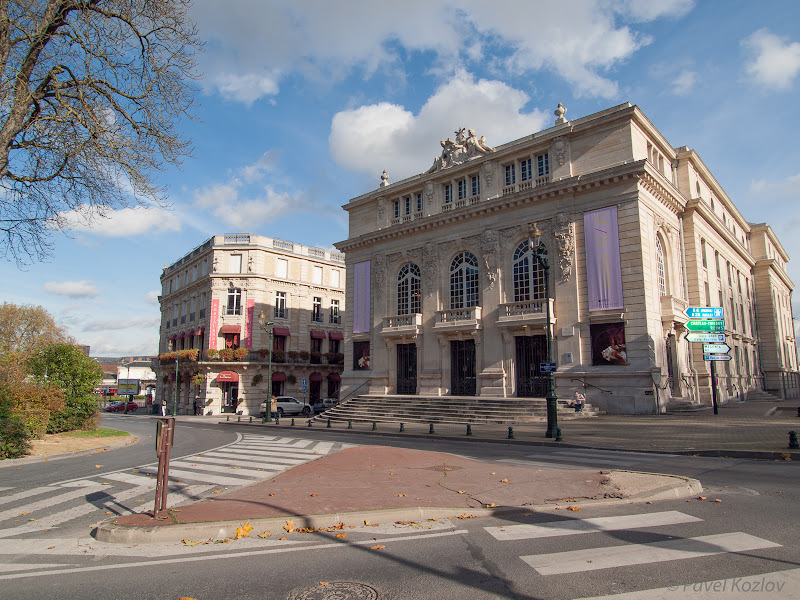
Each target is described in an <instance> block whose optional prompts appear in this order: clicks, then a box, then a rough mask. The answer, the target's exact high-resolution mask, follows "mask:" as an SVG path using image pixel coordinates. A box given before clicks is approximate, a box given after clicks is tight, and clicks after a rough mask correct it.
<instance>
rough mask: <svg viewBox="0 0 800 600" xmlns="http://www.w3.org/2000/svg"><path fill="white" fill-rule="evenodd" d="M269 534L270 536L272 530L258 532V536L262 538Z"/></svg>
mask: <svg viewBox="0 0 800 600" xmlns="http://www.w3.org/2000/svg"><path fill="white" fill-rule="evenodd" d="M269 536H270V532H269V531H265V532H264V533H259V534H258V537H260V538H262V539H263V538H268V537H269Z"/></svg>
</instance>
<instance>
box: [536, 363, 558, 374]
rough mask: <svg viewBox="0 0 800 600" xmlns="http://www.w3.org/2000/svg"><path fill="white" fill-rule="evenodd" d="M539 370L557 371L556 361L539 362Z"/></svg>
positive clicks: (545, 371) (546, 371) (543, 371)
mask: <svg viewBox="0 0 800 600" xmlns="http://www.w3.org/2000/svg"><path fill="white" fill-rule="evenodd" d="M539 371H541V372H542V373H555V372H556V371H558V365H557V364H556V363H539Z"/></svg>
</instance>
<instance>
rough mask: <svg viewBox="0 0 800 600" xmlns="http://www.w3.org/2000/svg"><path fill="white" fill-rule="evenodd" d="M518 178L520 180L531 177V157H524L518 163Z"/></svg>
mask: <svg viewBox="0 0 800 600" xmlns="http://www.w3.org/2000/svg"><path fill="white" fill-rule="evenodd" d="M519 171H520V173H519V180H520V181H528V179H530V178H531V177H533V173H532V172H531V159H530V158H526V159H525V160H523V161H520V163H519Z"/></svg>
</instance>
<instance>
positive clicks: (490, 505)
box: [483, 502, 500, 508]
mask: <svg viewBox="0 0 800 600" xmlns="http://www.w3.org/2000/svg"><path fill="white" fill-rule="evenodd" d="M483 506H484V508H497V507H498V506H500V505H499V504H495V503H494V502H492V503H491V504H484V505H483Z"/></svg>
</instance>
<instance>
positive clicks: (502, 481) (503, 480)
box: [500, 479, 509, 483]
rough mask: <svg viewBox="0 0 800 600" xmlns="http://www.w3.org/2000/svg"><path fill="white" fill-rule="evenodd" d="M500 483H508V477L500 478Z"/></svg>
mask: <svg viewBox="0 0 800 600" xmlns="http://www.w3.org/2000/svg"><path fill="white" fill-rule="evenodd" d="M500 483H509V481H508V479H501V480H500Z"/></svg>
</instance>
